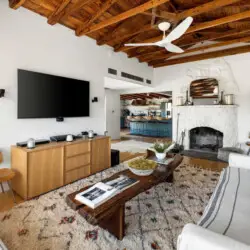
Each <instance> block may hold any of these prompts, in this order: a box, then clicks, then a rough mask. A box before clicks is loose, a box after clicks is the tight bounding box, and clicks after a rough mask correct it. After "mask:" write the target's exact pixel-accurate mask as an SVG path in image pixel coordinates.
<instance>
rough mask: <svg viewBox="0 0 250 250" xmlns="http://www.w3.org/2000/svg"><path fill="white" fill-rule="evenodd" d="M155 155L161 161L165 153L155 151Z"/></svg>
mask: <svg viewBox="0 0 250 250" xmlns="http://www.w3.org/2000/svg"><path fill="white" fill-rule="evenodd" d="M155 155H156V158H157V159H158V160H160V161H162V160H163V159H165V157H166V153H155Z"/></svg>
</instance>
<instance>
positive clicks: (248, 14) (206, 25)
mask: <svg viewBox="0 0 250 250" xmlns="http://www.w3.org/2000/svg"><path fill="white" fill-rule="evenodd" d="M249 17H250V10H248V11H244V12H241V13H238V14H234V15H231V16H226V17H223V18H219V19H216V20H213V21H209V22H204V23H200V24H196V25H194V26H192V27H190V28H189V29H188V30H187V32H186V34H189V33H193V32H196V31H199V30H204V29H208V28H212V27H216V26H219V25H222V24H227V23H231V22H235V21H239V20H242V19H245V18H249Z"/></svg>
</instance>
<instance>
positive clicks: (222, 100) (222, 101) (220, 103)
mask: <svg viewBox="0 0 250 250" xmlns="http://www.w3.org/2000/svg"><path fill="white" fill-rule="evenodd" d="M223 104H224V91H221V92H220V101H219V105H223Z"/></svg>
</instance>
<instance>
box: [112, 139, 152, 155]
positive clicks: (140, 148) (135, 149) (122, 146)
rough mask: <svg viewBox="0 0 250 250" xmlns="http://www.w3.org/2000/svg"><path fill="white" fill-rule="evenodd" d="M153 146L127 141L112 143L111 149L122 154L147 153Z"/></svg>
mask: <svg viewBox="0 0 250 250" xmlns="http://www.w3.org/2000/svg"><path fill="white" fill-rule="evenodd" d="M152 145H153V143H147V142H142V141H135V140H127V141H121V142H117V143H112V144H111V148H112V149H116V150H119V151H120V152H130V153H145V151H146V150H147V148H149V147H151V146H152Z"/></svg>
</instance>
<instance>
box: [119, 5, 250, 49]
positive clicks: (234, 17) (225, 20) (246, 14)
mask: <svg viewBox="0 0 250 250" xmlns="http://www.w3.org/2000/svg"><path fill="white" fill-rule="evenodd" d="M249 17H250V10H248V11H245V12H241V13H238V14H234V15H231V16H227V17H223V18H219V19H216V20H213V21H208V22H204V23H200V24H196V25H194V26H192V27H190V28H189V29H188V30H187V32H186V33H185V34H186V35H187V34H190V33H194V32H197V31H199V30H204V29H208V28H212V27H216V26H219V25H222V24H227V23H230V22H235V21H239V20H242V19H245V18H249ZM161 39H162V36H157V37H153V38H150V39H147V40H144V41H141V42H140V43H154V42H157V41H160V40H161ZM134 48H135V47H132V46H131V47H126V46H121V47H120V48H119V49H117V50H115V51H116V52H120V51H123V52H125V51H129V50H131V49H134Z"/></svg>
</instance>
